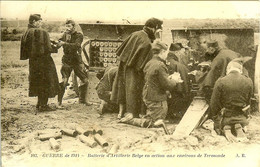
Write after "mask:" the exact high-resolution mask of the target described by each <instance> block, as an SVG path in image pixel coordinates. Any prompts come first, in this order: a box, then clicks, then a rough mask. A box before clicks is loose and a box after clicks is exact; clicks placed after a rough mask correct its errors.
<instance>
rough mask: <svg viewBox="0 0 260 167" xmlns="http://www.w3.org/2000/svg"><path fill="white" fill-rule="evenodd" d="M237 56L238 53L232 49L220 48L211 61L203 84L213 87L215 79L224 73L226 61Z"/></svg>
mask: <svg viewBox="0 0 260 167" xmlns="http://www.w3.org/2000/svg"><path fill="white" fill-rule="evenodd" d="M238 57H239V54H237V53H236V52H234V51H232V50H229V49H221V50H220V51H219V53H218V54H217V56H216V57H215V58H214V59H213V61H212V63H211V67H210V68H211V69H210V71H209V73H208V74H207V76H206V77H205V80H204V82H203V86H209V87H210V88H213V87H214V84H215V82H216V81H217V79H218V78H220V77H223V76H225V75H226V68H227V65H228V63H229V62H230V61H231V60H233V59H235V58H238Z"/></svg>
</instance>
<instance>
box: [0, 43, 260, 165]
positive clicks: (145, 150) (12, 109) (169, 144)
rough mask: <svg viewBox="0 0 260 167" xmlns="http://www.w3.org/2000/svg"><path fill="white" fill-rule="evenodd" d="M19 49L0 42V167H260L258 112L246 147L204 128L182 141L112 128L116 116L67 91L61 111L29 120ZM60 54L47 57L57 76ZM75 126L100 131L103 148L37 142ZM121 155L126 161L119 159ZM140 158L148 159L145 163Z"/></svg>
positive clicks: (70, 140)
mask: <svg viewBox="0 0 260 167" xmlns="http://www.w3.org/2000/svg"><path fill="white" fill-rule="evenodd" d="M19 43H20V42H1V55H2V56H1V73H2V74H1V139H2V140H1V153H2V166H3V167H15V166H17V167H23V166H26V167H27V166H37V167H38V166H87V165H89V166H104V163H105V164H106V166H112V165H115V164H116V165H117V166H133V165H135V164H136V163H137V164H139V163H142V164H145V165H152V166H161V165H163V164H168V165H169V164H171V163H178V164H179V165H180V166H185V164H186V163H192V164H193V166H204V165H203V164H205V163H206V162H211V163H212V165H213V166H214V164H216V163H220V164H222V165H221V166H226V165H227V166H230V165H232V166H233V165H237V164H238V165H242V164H244V163H245V164H247V165H246V166H248V165H249V166H250V165H251V166H258V165H260V155H259V150H260V128H259V122H260V114H259V112H255V113H253V117H252V119H251V120H250V124H249V126H248V131H247V136H248V139H249V141H247V142H242V143H229V142H227V141H226V139H225V138H224V137H223V136H214V135H212V134H211V131H210V130H207V129H205V128H198V129H195V130H194V131H193V132H192V133H191V135H190V136H189V137H188V138H186V139H183V140H174V139H172V137H171V136H169V135H165V134H164V131H163V129H162V128H150V129H144V128H138V127H134V126H130V125H126V124H121V123H118V122H117V114H116V113H112V114H111V113H107V114H104V115H99V114H98V112H97V106H96V105H92V106H83V105H80V104H78V102H77V98H68V96H69V95H70V94H72V92H71V91H67V93H66V95H65V100H64V106H65V107H64V109H57V110H56V111H52V112H42V113H39V114H38V115H34V109H35V104H36V101H37V99H36V98H29V97H28V64H27V63H28V62H27V61H20V60H19V47H20V46H19ZM61 54H62V53H61V52H59V54H53V56H52V57H53V59H54V61H55V63H56V65H57V72H58V73H59V69H60V65H61ZM59 75H60V74H59ZM59 77H60V76H59ZM59 79H60V78H59ZM49 104H50V105H51V106H53V107H54V106H55V105H56V104H57V100H56V98H55V99H50V101H49ZM75 125H78V126H81V127H82V128H89V127H91V126H93V125H98V126H100V127H101V128H102V130H103V132H104V134H103V137H104V138H105V139H106V140H107V142H108V143H109V146H108V147H104V148H102V147H101V146H99V145H98V146H96V147H94V148H90V147H88V146H87V145H85V144H83V143H82V142H81V141H80V140H79V138H78V137H69V136H64V135H63V136H62V138H61V139H58V140H57V141H58V142H59V144H60V147H61V149H60V150H59V151H57V152H56V151H54V150H52V149H51V147H50V144H49V141H40V140H39V139H37V134H38V132H39V131H40V130H45V131H59V130H60V129H62V128H65V127H67V128H69V127H71V126H75ZM176 125H177V123H176V122H174V123H173V122H172V121H170V122H169V123H167V127H168V128H169V129H170V131H174V129H175V127H176ZM116 144H117V145H119V149H118V152H117V153H116V154H114V155H115V157H106V156H107V155H109V154H107V152H109V150H110V148H111V146H113V145H116ZM72 154H73V155H72ZM197 154H202V156H203V160H204V161H203V163H202V161H200V159H201V158H198V157H194V156H195V155H196V156H197ZM205 154H210V155H213V154H214V155H221V154H224V155H225V158H220V157H215V158H212V157H207V156H206V155H205ZM237 154H238V155H237ZM242 154H245V155H246V158H238V157H237V156H241V155H242ZM65 155H69V156H70V157H66V156H65ZM127 155H129V156H130V157H124V156H127ZM144 155H149V156H150V158H149V157H144ZM178 155H179V156H178ZM50 156H52V157H50ZM53 156H55V157H53ZM73 156H74V157H73ZM99 156H105V157H99ZM110 156H112V155H110ZM116 156H117V157H116ZM167 156H169V157H167ZM151 157H155V158H151ZM191 157H194V158H191ZM121 162H123V163H121ZM76 164H77V165H76Z"/></svg>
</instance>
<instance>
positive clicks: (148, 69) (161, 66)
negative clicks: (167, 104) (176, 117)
mask: <svg viewBox="0 0 260 167" xmlns="http://www.w3.org/2000/svg"><path fill="white" fill-rule="evenodd" d="M144 74H145V85H144V88H143V99H144V100H149V101H165V100H167V95H166V90H172V89H174V87H175V86H176V83H175V82H174V81H173V80H169V79H168V76H169V74H168V71H167V67H166V65H165V63H164V61H163V60H162V59H161V58H159V57H158V56H155V57H154V58H153V59H152V60H150V61H149V62H148V63H147V64H146V66H145V68H144Z"/></svg>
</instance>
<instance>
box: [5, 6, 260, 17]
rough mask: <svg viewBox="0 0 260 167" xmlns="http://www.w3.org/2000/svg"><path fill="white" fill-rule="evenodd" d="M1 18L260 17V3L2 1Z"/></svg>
mask: <svg viewBox="0 0 260 167" xmlns="http://www.w3.org/2000/svg"><path fill="white" fill-rule="evenodd" d="M0 3H1V17H3V18H19V19H28V17H29V15H30V14H33V13H39V14H41V15H42V17H43V19H44V20H65V19H67V18H72V19H75V20H78V21H80V20H101V21H108V20H118V21H120V20H122V19H128V20H130V21H131V20H140V21H143V20H145V19H147V18H150V17H158V18H160V19H171V18H238V17H240V18H260V2H259V1H249V2H248V1H247V2H242V1H230V2H228V1H213V2H212V1H211V2H209V1H193V2H189V1H177V2H176V1H139V2H137V1H114V2H113V1H90V2H87V1H47V2H43V1H29V2H28V1H22V2H21V1H1V2H0Z"/></svg>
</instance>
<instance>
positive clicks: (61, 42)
mask: <svg viewBox="0 0 260 167" xmlns="http://www.w3.org/2000/svg"><path fill="white" fill-rule="evenodd" d="M65 43H66V42H63V41H59V43H58V45H60V46H62V45H64V44H65Z"/></svg>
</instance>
